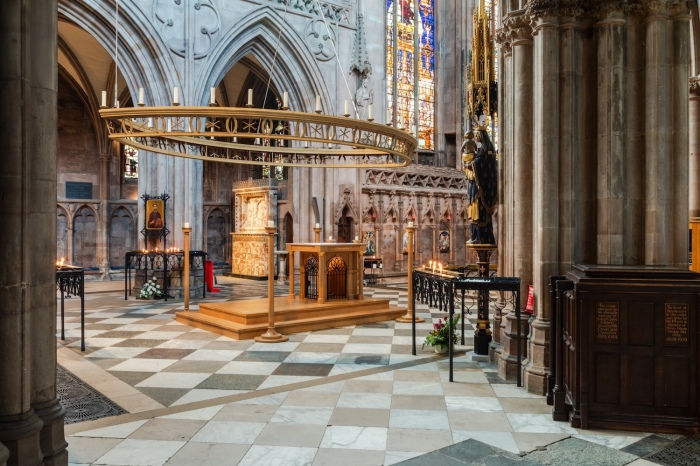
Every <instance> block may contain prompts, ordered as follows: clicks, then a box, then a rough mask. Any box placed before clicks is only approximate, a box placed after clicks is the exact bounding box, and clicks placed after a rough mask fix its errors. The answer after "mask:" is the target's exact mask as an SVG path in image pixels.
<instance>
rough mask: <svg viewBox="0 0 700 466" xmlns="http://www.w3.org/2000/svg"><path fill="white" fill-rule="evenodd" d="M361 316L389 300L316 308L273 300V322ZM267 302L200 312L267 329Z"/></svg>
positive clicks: (296, 301)
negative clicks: (360, 311) (350, 314)
mask: <svg viewBox="0 0 700 466" xmlns="http://www.w3.org/2000/svg"><path fill="white" fill-rule="evenodd" d="M358 308H360V309H363V310H364V311H363V312H370V311H381V310H384V309H388V308H389V300H388V299H374V298H367V299H363V300H348V299H343V300H332V301H328V302H326V303H322V304H319V303H318V302H317V301H315V300H310V299H305V300H302V299H299V298H295V299H289V298H287V297H277V298H275V308H274V309H275V322H279V323H281V322H286V321H293V320H303V319H307V318H308V319H310V318H314V317H318V316H324V315H327V314H336V313H338V312H351V310H353V309H358ZM267 309H268V301H267V298H262V299H247V300H240V301H227V302H221V303H201V304H200V305H199V312H200V313H202V314H205V315H209V316H212V317H218V318H220V319H225V320H231V321H233V322H237V323H239V324H242V325H255V324H265V325H267V314H268V310H267Z"/></svg>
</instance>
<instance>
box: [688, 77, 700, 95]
mask: <svg viewBox="0 0 700 466" xmlns="http://www.w3.org/2000/svg"><path fill="white" fill-rule="evenodd" d="M690 92H692V93H693V94H700V75H698V76H692V77H691V78H690Z"/></svg>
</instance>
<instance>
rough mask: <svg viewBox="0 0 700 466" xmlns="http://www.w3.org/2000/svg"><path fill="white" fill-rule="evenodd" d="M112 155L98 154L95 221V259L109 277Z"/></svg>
mask: <svg viewBox="0 0 700 466" xmlns="http://www.w3.org/2000/svg"><path fill="white" fill-rule="evenodd" d="M111 159H112V157H111V156H110V154H108V153H102V154H100V210H99V212H98V215H99V221H98V222H97V225H98V227H97V251H96V257H95V260H96V262H97V266H98V267H99V268H100V271H101V272H102V277H103V278H107V279H108V277H109V185H110V183H109V166H110V161H111Z"/></svg>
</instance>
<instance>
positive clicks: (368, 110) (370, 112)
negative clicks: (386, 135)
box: [367, 104, 373, 120]
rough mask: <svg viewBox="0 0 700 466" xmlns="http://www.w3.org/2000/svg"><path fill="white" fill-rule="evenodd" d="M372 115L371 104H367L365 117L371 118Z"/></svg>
mask: <svg viewBox="0 0 700 466" xmlns="http://www.w3.org/2000/svg"><path fill="white" fill-rule="evenodd" d="M372 115H373V114H372V104H369V106H368V107H367V119H368V120H372V119H373V118H372Z"/></svg>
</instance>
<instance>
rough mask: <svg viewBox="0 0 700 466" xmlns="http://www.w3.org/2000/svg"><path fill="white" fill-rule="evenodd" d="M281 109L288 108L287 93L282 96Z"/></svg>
mask: <svg viewBox="0 0 700 466" xmlns="http://www.w3.org/2000/svg"><path fill="white" fill-rule="evenodd" d="M282 107H284V108H288V107H289V92H285V93H284V95H283V96H282Z"/></svg>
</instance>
